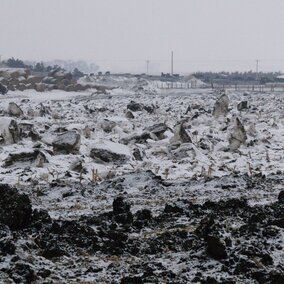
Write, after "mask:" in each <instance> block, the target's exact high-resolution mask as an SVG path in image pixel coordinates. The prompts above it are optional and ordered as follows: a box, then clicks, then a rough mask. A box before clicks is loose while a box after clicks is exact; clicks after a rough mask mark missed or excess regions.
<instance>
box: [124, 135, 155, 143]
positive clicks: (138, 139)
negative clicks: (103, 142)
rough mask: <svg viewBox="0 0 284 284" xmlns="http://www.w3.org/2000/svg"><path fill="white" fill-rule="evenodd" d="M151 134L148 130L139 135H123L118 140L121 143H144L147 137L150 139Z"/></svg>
mask: <svg viewBox="0 0 284 284" xmlns="http://www.w3.org/2000/svg"><path fill="white" fill-rule="evenodd" d="M151 138H152V137H151V134H150V133H149V132H143V133H142V134H140V135H132V136H130V137H125V138H122V139H121V140H120V142H121V143H122V144H125V145H127V144H129V143H130V142H132V143H138V144H144V143H146V142H147V140H148V139H151Z"/></svg>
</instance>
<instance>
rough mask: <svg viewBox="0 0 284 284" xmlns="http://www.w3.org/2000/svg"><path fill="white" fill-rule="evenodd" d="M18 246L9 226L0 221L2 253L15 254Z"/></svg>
mask: <svg viewBox="0 0 284 284" xmlns="http://www.w3.org/2000/svg"><path fill="white" fill-rule="evenodd" d="M15 250H16V246H15V244H14V243H13V238H12V233H11V231H10V229H9V227H8V226H6V225H4V224H1V223H0V255H1V254H2V255H7V254H14V253H15Z"/></svg>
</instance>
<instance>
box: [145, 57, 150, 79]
mask: <svg viewBox="0 0 284 284" xmlns="http://www.w3.org/2000/svg"><path fill="white" fill-rule="evenodd" d="M149 63H150V60H149V59H147V60H146V64H147V76H148V75H149Z"/></svg>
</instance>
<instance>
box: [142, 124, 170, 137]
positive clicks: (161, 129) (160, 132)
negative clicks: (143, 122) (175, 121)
mask: <svg viewBox="0 0 284 284" xmlns="http://www.w3.org/2000/svg"><path fill="white" fill-rule="evenodd" d="M147 130H148V131H149V132H151V133H153V134H155V135H156V136H157V137H158V139H160V140H161V139H164V138H165V137H164V133H165V132H166V131H167V130H168V126H167V125H166V124H164V123H158V124H155V125H153V126H151V127H149V128H148V129H147Z"/></svg>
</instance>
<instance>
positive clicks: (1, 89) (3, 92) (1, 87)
mask: <svg viewBox="0 0 284 284" xmlns="http://www.w3.org/2000/svg"><path fill="white" fill-rule="evenodd" d="M7 93H8V89H7V88H6V87H5V86H4V85H2V84H1V83H0V94H1V95H6V94H7Z"/></svg>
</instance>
